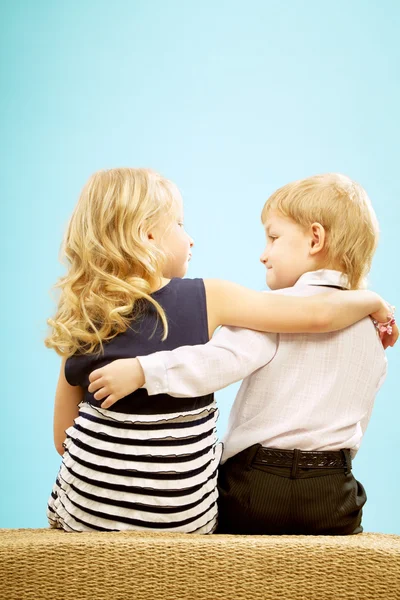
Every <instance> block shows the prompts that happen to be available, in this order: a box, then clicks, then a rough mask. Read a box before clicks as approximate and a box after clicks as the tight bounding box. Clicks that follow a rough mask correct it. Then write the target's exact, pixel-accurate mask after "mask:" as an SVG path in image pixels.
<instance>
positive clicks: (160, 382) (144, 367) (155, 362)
mask: <svg viewBox="0 0 400 600" xmlns="http://www.w3.org/2000/svg"><path fill="white" fill-rule="evenodd" d="M159 354H160V353H156V354H149V355H148V356H138V357H137V358H136V360H137V361H138V363H139V365H140V370H141V373H142V385H141V387H142V388H144V389H145V390H147V393H148V394H149V396H155V395H156V394H166V393H168V377H167V369H166V367H165V364H164V362H163V360H162V359H161V357H160V356H159Z"/></svg>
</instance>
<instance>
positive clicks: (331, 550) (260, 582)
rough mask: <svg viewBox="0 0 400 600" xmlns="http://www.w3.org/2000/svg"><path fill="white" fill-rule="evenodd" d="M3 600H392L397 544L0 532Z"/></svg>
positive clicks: (399, 557) (399, 592)
mask: <svg viewBox="0 0 400 600" xmlns="http://www.w3.org/2000/svg"><path fill="white" fill-rule="evenodd" d="M0 598H2V599H3V598H4V599H7V600H25V599H26V600H28V599H32V600H44V599H46V600H47V599H48V600H88V599H91V600H129V599H131V598H132V599H133V598H134V599H136V600H145V599H146V600H158V599H160V600H193V599H201V600H203V599H204V600H214V599H215V600H220V599H221V600H222V599H227V600H228V599H229V600H242V599H243V600H261V599H263V600H280V599H288V600H298V599H299V600H300V599H302V600H303V599H307V600H325V599H326V600H328V599H329V600H347V599H350V598H351V599H354V600H356V599H357V600H364V599H371V600H378V599H379V598H382V599H385V600H391V599H395V598H396V599H399V598H400V536H395V535H383V534H372V533H367V534H365V533H364V534H361V535H356V536H348V537H311V536H308V537H305V536H299V537H297V536H265V537H264V536H222V535H209V536H200V535H180V534H168V533H161V534H149V533H136V532H133V533H89V534H85V533H76V534H72V533H65V532H62V531H57V530H49V529H47V530H44V529H43V530H42V529H37V530H35V529H20V530H18V529H15V530H12V529H8V530H0Z"/></svg>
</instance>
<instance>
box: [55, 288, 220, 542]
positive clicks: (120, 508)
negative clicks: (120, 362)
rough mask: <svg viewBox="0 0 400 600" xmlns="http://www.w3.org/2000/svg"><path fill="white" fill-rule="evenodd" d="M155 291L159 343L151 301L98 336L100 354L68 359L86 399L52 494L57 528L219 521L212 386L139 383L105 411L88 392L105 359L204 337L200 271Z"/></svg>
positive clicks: (198, 525)
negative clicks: (198, 390)
mask: <svg viewBox="0 0 400 600" xmlns="http://www.w3.org/2000/svg"><path fill="white" fill-rule="evenodd" d="M152 296H153V297H154V298H156V299H157V302H159V304H160V305H161V306H162V308H163V309H164V311H165V313H166V316H167V319H168V325H169V328H168V329H169V333H168V337H167V338H166V340H165V341H164V342H162V341H161V336H162V329H161V327H160V325H159V324H158V325H157V315H156V313H155V309H154V308H153V307H152V306H149V307H148V310H147V311H145V312H143V315H142V317H141V318H140V320H138V321H135V322H134V323H133V324H132V325H131V327H129V328H128V329H127V330H126V331H125V332H123V333H120V334H119V335H117V336H116V337H114V338H113V339H112V340H110V341H109V342H108V343H105V344H104V352H103V354H101V355H96V354H86V355H84V354H83V355H75V356H72V357H70V358H69V359H68V360H67V361H66V367H65V371H66V378H67V380H68V382H69V383H70V384H72V385H79V386H81V387H82V388H83V389H84V401H83V402H82V403H81V405H80V411H79V416H78V418H77V419H76V420H75V424H74V425H73V426H72V427H70V428H69V429H68V430H67V432H66V434H67V438H66V440H65V442H64V446H65V453H64V456H63V464H62V466H61V469H60V472H59V476H58V480H57V482H56V484H55V486H54V489H53V494H52V497H51V499H50V502H49V508H48V516H49V519H50V522H51V524H52V525H53V526H55V527H59V526H61V527H63V528H64V529H68V530H73V531H86V530H91V529H96V530H123V529H154V530H169V531H180V532H182V531H183V532H195V531H196V532H198V533H208V532H211V531H212V530H213V528H214V527H215V524H216V513H217V508H216V500H217V491H216V473H217V467H218V463H219V459H220V448H219V447H217V448H216V429H215V423H216V419H217V410H216V407H215V404H214V401H213V395H212V394H210V395H207V396H203V397H200V398H186V399H176V398H175V399H174V398H172V397H170V396H167V395H165V394H163V395H160V396H157V397H153V398H152V399H149V398H148V397H147V392H146V391H145V390H138V391H136V392H134V393H133V394H131V395H130V396H128V397H126V398H124V400H123V401H121V402H118V403H116V404H115V405H114V406H113V410H104V409H101V408H100V406H99V405H100V404H101V403H100V402H97V401H96V400H94V399H93V396H92V394H90V393H89V392H88V391H87V387H88V385H89V379H88V376H89V373H90V372H91V371H92V370H93V368H97V367H98V366H101V365H102V364H106V363H107V362H109V361H111V360H115V359H119V358H128V357H133V356H136V355H141V354H142V355H145V354H149V353H150V352H154V351H155V350H157V349H160V348H165V349H173V348H176V347H178V346H180V345H183V344H184V345H194V344H201V343H205V342H206V341H207V340H208V323H207V315H206V298H205V291H204V284H203V281H202V280H201V279H194V280H190V279H172V280H171V281H170V283H168V284H167V285H166V286H165V287H163V288H161V289H160V290H158V291H157V292H155V293H154V294H153V295H152ZM152 334H153V335H152Z"/></svg>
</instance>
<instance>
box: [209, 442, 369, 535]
mask: <svg viewBox="0 0 400 600" xmlns="http://www.w3.org/2000/svg"><path fill="white" fill-rule="evenodd" d="M259 448H260V445H259V444H256V445H255V446H251V447H250V448H247V449H246V450H243V451H242V452H240V453H239V454H237V455H236V456H233V457H232V458H230V459H229V460H227V461H226V463H224V464H223V465H221V466H220V471H219V479H218V488H219V501H218V507H219V518H218V529H217V533H235V534H252V535H284V534H285V535H350V534H353V533H361V531H362V527H361V517H362V507H363V506H364V504H365V502H366V500H367V496H366V493H365V490H364V488H363V486H362V485H361V483H359V482H358V481H357V480H356V479H355V478H354V477H353V474H352V473H351V471H348V470H347V469H344V468H334V469H332V468H329V469H314V468H300V469H297V472H295V473H293V469H291V468H290V467H276V466H270V465H260V464H259V463H257V461H255V460H254V459H255V455H256V453H257V450H258V449H259ZM255 462H256V464H254V463H255Z"/></svg>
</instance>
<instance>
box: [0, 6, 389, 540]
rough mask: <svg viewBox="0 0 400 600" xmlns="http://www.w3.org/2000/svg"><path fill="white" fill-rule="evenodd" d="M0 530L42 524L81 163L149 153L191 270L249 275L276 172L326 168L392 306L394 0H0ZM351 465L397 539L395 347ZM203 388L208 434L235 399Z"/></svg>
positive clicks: (51, 469) (377, 285) (131, 160)
mask: <svg viewBox="0 0 400 600" xmlns="http://www.w3.org/2000/svg"><path fill="white" fill-rule="evenodd" d="M0 23H1V25H0V27H1V31H0V34H1V35H0V39H1V61H2V62H1V99H0V104H1V106H0V109H1V128H2V131H1V140H2V160H1V171H2V176H1V178H0V192H1V196H0V197H1V202H2V236H1V244H2V256H3V261H2V294H1V303H2V310H1V313H2V316H3V324H2V361H1V371H2V372H1V383H2V391H3V393H2V410H1V418H2V430H1V431H2V433H1V438H0V439H1V443H0V445H1V462H0V464H1V479H0V481H1V490H2V493H1V511H0V515H1V518H0V526H2V527H42V526H46V519H45V515H44V512H45V505H46V500H47V496H48V494H49V491H50V488H51V486H52V484H53V480H54V478H55V475H56V472H57V470H58V466H59V457H58V455H57V454H56V452H55V450H54V449H53V445H52V411H53V398H54V391H55V386H56V381H57V376H58V369H59V360H60V359H59V358H58V357H57V356H56V354H55V353H53V352H51V351H50V350H46V349H45V348H44V346H43V343H42V340H43V338H44V336H45V334H46V324H45V323H46V318H47V317H48V316H50V315H51V314H52V313H53V312H54V304H53V302H52V300H51V298H50V295H49V293H48V290H49V289H50V287H51V286H52V284H53V283H54V282H55V280H56V278H57V277H58V276H59V274H60V273H61V272H62V268H61V267H60V265H59V263H58V262H57V255H58V250H59V245H60V242H61V237H62V233H63V230H64V227H65V224H66V221H67V219H68V217H69V215H70V213H71V210H72V208H73V206H74V204H75V202H76V199H77V197H78V194H79V191H80V189H81V187H82V186H83V184H84V182H85V180H86V179H87V177H88V176H89V175H90V174H91V173H92V172H93V171H95V170H97V169H100V168H108V167H115V166H150V167H152V168H154V169H157V170H159V171H160V172H161V173H163V174H164V175H166V176H167V177H169V178H171V179H173V180H174V181H176V182H177V184H178V185H179V187H180V188H181V190H182V192H183V194H184V198H185V202H186V225H187V228H188V230H189V232H190V233H191V234H192V235H193V237H194V238H195V241H196V246H195V254H194V259H193V261H192V263H191V269H190V272H189V276H192V277H195V276H203V277H220V278H226V279H231V280H234V281H237V282H240V283H242V284H245V285H247V286H249V287H252V288H256V289H260V288H262V287H263V285H264V270H263V268H262V266H261V265H260V264H259V262H258V257H259V254H260V252H261V250H262V248H263V244H264V238H263V231H262V228H261V226H260V223H259V215H260V210H261V207H262V205H263V203H264V201H265V199H266V198H267V197H268V195H269V194H270V193H271V192H272V191H273V190H274V189H275V188H277V187H278V186H281V185H283V184H284V183H287V182H288V181H290V180H293V179H296V178H300V177H305V176H308V175H312V174H315V173H321V172H326V171H341V172H344V173H346V174H348V175H350V176H351V177H353V178H354V179H356V180H358V181H360V182H361V183H362V184H363V185H364V186H365V187H366V189H367V191H368V192H369V194H370V196H371V198H372V200H373V203H374V205H375V208H376V211H377V214H378V217H379V219H380V223H381V229H382V240H381V243H380V247H379V250H378V253H377V256H376V259H375V262H374V266H373V271H372V276H371V285H372V286H373V288H374V289H376V290H377V291H379V292H380V293H381V294H382V295H384V296H385V297H386V298H387V299H388V300H390V301H391V302H394V303H395V302H398V303H399V304H400V298H399V296H400V290H399V282H398V278H399V270H398V259H399V252H398V241H399V240H398V236H399V233H398V227H399V221H400V209H399V191H400V189H399V188H400V185H399V176H398V173H399V158H400V157H399V137H400V135H399V134H400V131H399V115H398V110H399V106H400V88H399V60H400V49H399V41H398V32H399V30H400V5H399V3H398V2H397V1H396V0H393V1H389V0H375V1H369V2H365V1H364V0H359V1H354V0H339V1H338V0H337V1H336V2H334V3H333V2H328V1H324V0H322V1H321V0H318V1H314V0H308V1H307V2H304V1H296V0H292V1H288V0H287V1H286V2H285V1H282V2H279V1H278V0H276V1H267V0H259V1H256V0H248V1H247V2H235V1H229V2H228V1H221V0H202V1H201V2H200V1H197V2H195V1H190V0H187V1H184V0H165V1H162V0H158V1H157V0H142V1H121V0H115V1H113V2H109V0H107V1H105V0H92V1H89V0H80V1H79V2H78V1H77V0H74V1H70V2H61V1H56V0H52V1H50V0H49V1H42V2H40V1H36V2H31V1H29V0H19V1H15V2H14V1H11V0H9V1H8V2H7V1H4V0H3V2H2V3H1V9H0ZM388 356H389V367H390V370H389V375H388V378H387V381H386V383H385V385H384V388H383V390H382V392H381V393H380V394H379V397H378V399H377V402H376V407H375V410H374V413H373V417H372V421H371V424H370V427H369V430H368V432H367V434H366V437H365V439H364V442H363V446H362V449H361V450H360V452H359V455H358V457H357V459H356V462H355V473H356V475H357V476H358V478H359V479H360V480H361V481H363V483H364V484H365V486H366V488H367V492H368V496H369V499H368V503H367V505H366V510H365V518H364V526H365V529H366V530H369V531H381V532H392V533H398V534H400V516H399V511H398V510H397V505H398V500H397V498H398V495H399V492H400V489H399V481H398V465H399V458H398V454H399V452H400V443H399V433H398V424H399V417H400V407H399V405H400V398H399V393H398V386H399V381H400V376H399V371H400V369H399V367H400V364H399V356H400V345H399V346H398V347H397V348H395V349H391V350H389V351H388ZM235 389H236V388H231V389H229V390H225V391H223V392H221V393H219V394H218V400H219V402H220V406H221V418H220V423H219V426H220V432H221V433H222V432H223V430H224V428H225V425H226V422H227V416H228V412H229V407H230V404H231V402H232V400H233V397H234V390H235Z"/></svg>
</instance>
